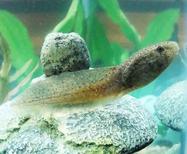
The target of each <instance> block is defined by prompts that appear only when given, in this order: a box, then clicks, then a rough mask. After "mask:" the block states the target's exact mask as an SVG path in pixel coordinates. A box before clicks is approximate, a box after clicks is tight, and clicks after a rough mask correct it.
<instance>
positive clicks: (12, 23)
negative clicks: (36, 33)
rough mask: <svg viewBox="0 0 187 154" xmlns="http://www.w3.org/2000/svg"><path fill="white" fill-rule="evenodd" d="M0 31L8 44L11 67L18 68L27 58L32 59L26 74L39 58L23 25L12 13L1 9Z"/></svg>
mask: <svg viewBox="0 0 187 154" xmlns="http://www.w3.org/2000/svg"><path fill="white" fill-rule="evenodd" d="M0 33H1V34H2V36H3V37H4V39H5V41H6V42H7V44H8V46H9V49H10V52H11V53H10V57H11V63H12V65H13V67H14V68H16V69H20V68H21V67H22V66H23V65H24V64H25V63H26V62H27V61H28V60H32V63H31V65H30V67H29V69H28V70H27V72H24V73H25V74H26V73H28V72H29V71H30V70H32V69H33V67H34V66H35V65H36V64H37V63H38V61H39V58H38V56H36V55H35V54H34V51H33V47H32V43H31V40H30V38H29V36H28V32H27V29H26V28H25V26H24V25H23V24H22V23H21V22H20V21H19V20H18V19H17V18H16V17H15V16H14V15H12V14H10V13H9V12H7V11H2V10H1V11H0Z"/></svg>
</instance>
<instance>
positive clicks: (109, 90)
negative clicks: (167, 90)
mask: <svg viewBox="0 0 187 154" xmlns="http://www.w3.org/2000/svg"><path fill="white" fill-rule="evenodd" d="M178 50H179V48H178V45H177V43H175V42H163V43H159V44H156V45H153V46H149V47H147V48H144V49H142V50H141V51H139V52H138V53H137V54H135V55H134V56H133V57H131V58H130V59H128V60H127V61H126V62H125V63H124V64H122V65H119V66H115V67H106V68H95V69H91V70H81V71H77V72H65V73H62V74H60V75H54V76H51V77H48V78H45V79H44V80H42V81H39V82H37V83H34V84H32V85H31V86H30V87H29V88H28V89H27V90H26V91H25V92H23V93H22V94H21V95H20V96H18V97H17V98H16V99H14V100H13V101H12V104H14V105H37V104H38V105H41V104H62V105H65V104H81V103H88V102H96V101H98V100H101V99H106V98H110V97H117V96H118V95H120V94H125V93H128V92H130V91H132V90H134V89H137V88H140V87H142V86H144V85H146V84H148V83H149V82H151V81H153V80H154V79H155V78H156V77H157V76H158V75H159V74H160V73H161V72H162V71H164V70H165V69H166V68H167V66H168V65H169V64H170V63H171V61H172V59H173V58H174V57H175V55H176V54H177V53H178Z"/></svg>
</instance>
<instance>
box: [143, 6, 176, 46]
mask: <svg viewBox="0 0 187 154" xmlns="http://www.w3.org/2000/svg"><path fill="white" fill-rule="evenodd" d="M178 18H179V9H169V10H166V11H164V12H161V13H160V14H158V15H157V16H156V17H155V18H154V19H153V20H152V21H151V22H150V24H149V25H148V27H147V32H146V35H145V37H144V39H143V41H142V43H141V47H145V46H147V45H150V44H153V43H158V42H161V41H166V40H169V39H170V38H171V36H172V33H173V31H174V26H175V24H176V22H177V20H178Z"/></svg>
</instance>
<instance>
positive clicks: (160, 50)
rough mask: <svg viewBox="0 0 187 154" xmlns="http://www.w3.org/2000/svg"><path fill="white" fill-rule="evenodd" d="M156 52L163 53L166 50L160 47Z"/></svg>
mask: <svg viewBox="0 0 187 154" xmlns="http://www.w3.org/2000/svg"><path fill="white" fill-rule="evenodd" d="M156 51H158V52H159V53H161V52H163V51H164V48H163V47H162V46H158V47H157V48H156Z"/></svg>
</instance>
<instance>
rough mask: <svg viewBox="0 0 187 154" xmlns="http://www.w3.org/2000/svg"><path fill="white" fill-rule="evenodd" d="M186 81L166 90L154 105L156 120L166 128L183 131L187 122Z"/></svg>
mask: <svg viewBox="0 0 187 154" xmlns="http://www.w3.org/2000/svg"><path fill="white" fill-rule="evenodd" d="M186 89H187V80H184V81H181V82H178V83H176V84H174V85H172V86H171V87H169V88H168V89H166V90H165V91H164V92H163V93H162V94H161V95H160V96H159V98H158V100H157V103H155V111H156V115H157V116H158V118H159V119H160V120H161V121H162V122H163V123H164V124H165V125H167V126H168V127H170V128H172V129H175V130H183V129H184V128H185V127H186V126H185V125H186V122H187V118H186V117H187V116H186V113H187V95H186Z"/></svg>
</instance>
